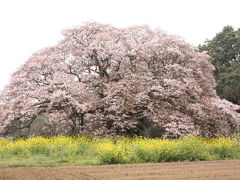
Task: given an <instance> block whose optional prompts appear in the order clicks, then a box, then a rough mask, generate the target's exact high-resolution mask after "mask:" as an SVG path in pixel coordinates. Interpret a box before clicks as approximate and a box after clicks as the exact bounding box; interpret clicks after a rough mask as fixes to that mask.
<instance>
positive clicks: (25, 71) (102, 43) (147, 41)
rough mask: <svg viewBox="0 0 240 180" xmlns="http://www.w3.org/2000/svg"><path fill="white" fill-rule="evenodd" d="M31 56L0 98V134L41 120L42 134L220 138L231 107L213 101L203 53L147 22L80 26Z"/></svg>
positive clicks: (234, 124) (232, 119)
mask: <svg viewBox="0 0 240 180" xmlns="http://www.w3.org/2000/svg"><path fill="white" fill-rule="evenodd" d="M63 35H64V38H63V39H62V40H61V41H60V42H59V43H58V44H57V45H56V46H52V47H48V48H45V49H43V50H40V51H39V52H36V53H34V54H33V55H32V56H31V57H30V58H29V59H28V60H27V61H26V62H25V63H24V64H23V65H22V66H21V67H20V68H19V69H18V70H17V71H16V72H15V73H14V74H13V75H12V77H11V80H10V82H9V85H8V86H6V88H5V89H4V91H3V92H2V94H1V96H0V98H1V102H2V106H3V108H4V109H5V110H4V111H3V112H2V115H1V116H0V123H1V133H2V134H5V135H6V134H8V133H9V131H10V129H11V128H14V130H16V129H19V130H21V132H25V131H24V129H29V128H30V127H31V124H32V123H33V122H34V120H36V119H38V118H37V117H39V116H42V117H45V119H46V120H45V124H44V127H43V131H44V132H45V133H50V134H69V133H75V134H86V133H87V134H96V135H123V134H127V135H129V134H138V135H143V136H184V135H201V136H220V135H228V134H229V133H230V132H231V130H233V129H239V125H240V122H239V121H240V115H239V114H238V113H236V112H235V110H237V109H239V106H237V105H234V104H232V103H230V102H228V101H226V100H220V98H219V97H218V96H217V95H216V92H215V90H214V86H215V79H214V78H213V76H212V74H211V71H212V70H213V69H214V67H213V66H212V65H211V63H210V61H209V57H208V55H207V54H206V53H204V52H199V51H198V50H197V48H195V47H193V46H192V45H190V44H188V43H186V42H185V41H183V40H182V39H180V38H178V37H176V36H174V35H168V34H166V33H164V32H162V31H160V30H158V29H155V30H152V29H150V28H149V27H148V26H134V27H128V28H116V27H113V26H111V25H103V24H98V23H87V24H85V25H82V26H78V27H74V28H70V29H67V30H64V31H63Z"/></svg>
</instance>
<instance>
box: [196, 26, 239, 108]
mask: <svg viewBox="0 0 240 180" xmlns="http://www.w3.org/2000/svg"><path fill="white" fill-rule="evenodd" d="M199 47H200V50H201V51H207V53H208V54H209V55H210V57H211V61H212V63H213V65H214V66H215V68H216V69H215V71H214V76H215V78H216V80H217V86H216V90H217V94H218V95H219V96H220V97H221V98H225V99H227V100H229V101H231V102H233V103H235V104H239V105H240V29H238V30H234V28H233V27H232V26H225V27H224V28H223V30H222V31H221V32H219V33H217V34H216V36H215V37H214V38H213V39H211V40H207V41H206V42H205V44H203V45H200V46H199Z"/></svg>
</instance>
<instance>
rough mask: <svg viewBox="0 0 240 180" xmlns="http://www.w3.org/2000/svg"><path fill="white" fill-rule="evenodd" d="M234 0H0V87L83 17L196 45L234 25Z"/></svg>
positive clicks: (238, 24) (237, 0) (239, 2)
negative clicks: (144, 27)
mask: <svg viewBox="0 0 240 180" xmlns="http://www.w3.org/2000/svg"><path fill="white" fill-rule="evenodd" d="M239 7H240V0H0V90H1V89H3V87H4V86H5V85H6V84H7V82H8V80H9V78H10V75H11V74H12V73H13V72H14V71H16V69H17V68H18V67H19V66H20V65H21V64H23V63H24V61H26V60H27V59H28V58H29V57H30V56H31V54H32V53H33V52H35V51H38V50H40V49H42V48H44V47H47V46H51V45H54V44H56V43H57V42H58V41H59V40H60V39H61V38H62V36H61V31H62V29H65V28H68V27H72V26H76V25H80V24H82V23H83V22H86V21H96V22H100V23H110V24H113V25H114V26H118V27H126V26H131V25H142V24H148V25H149V26H151V27H153V28H155V27H160V28H161V29H163V30H165V31H167V32H168V33H171V34H177V35H180V36H182V37H183V38H184V39H185V40H186V41H187V42H189V43H191V44H194V45H198V44H200V43H203V42H204V41H205V40H206V39H211V38H212V37H213V36H214V35H215V34H216V33H217V32H219V31H221V30H222V28H223V26H225V25H232V26H233V27H235V28H240V20H239V18H240V10H239Z"/></svg>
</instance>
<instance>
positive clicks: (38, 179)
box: [0, 160, 240, 180]
mask: <svg viewBox="0 0 240 180" xmlns="http://www.w3.org/2000/svg"><path fill="white" fill-rule="evenodd" d="M239 169H240V160H224V161H198V162H174V163H151V164H149V163H146V164H125V165H103V166H61V167H15V168H9V167H1V168H0V180H15V179H18V180H33V179H34V180H54V179H58V180H65V179H71V180H159V179H164V180H165V179H169V180H173V179H204V180H207V179H211V180H220V179H221V180H223V179H224V180H227V179H231V180H239V179H240V171H239Z"/></svg>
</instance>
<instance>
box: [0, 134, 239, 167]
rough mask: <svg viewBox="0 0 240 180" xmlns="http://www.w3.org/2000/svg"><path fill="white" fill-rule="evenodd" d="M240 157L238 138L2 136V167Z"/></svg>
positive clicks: (0, 145) (0, 159) (0, 157)
mask: <svg viewBox="0 0 240 180" xmlns="http://www.w3.org/2000/svg"><path fill="white" fill-rule="evenodd" d="M224 159H240V141H239V140H238V139H237V138H231V139H230V138H226V137H222V138H218V139H206V138H200V137H191V136H189V137H184V138H179V139H160V138H159V139H151V138H141V137H135V138H119V139H117V140H112V139H110V138H97V137H94V138H93V137H86V136H82V137H71V136H53V137H49V138H44V137H40V136H37V137H30V138H27V139H23V138H22V139H21V138H19V139H15V140H13V139H6V138H4V139H0V166H11V167H16V166H58V165H83V164H84V165H86V164H92V165H98V164H120V163H146V162H151V163H156V162H171V161H197V160H224Z"/></svg>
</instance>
